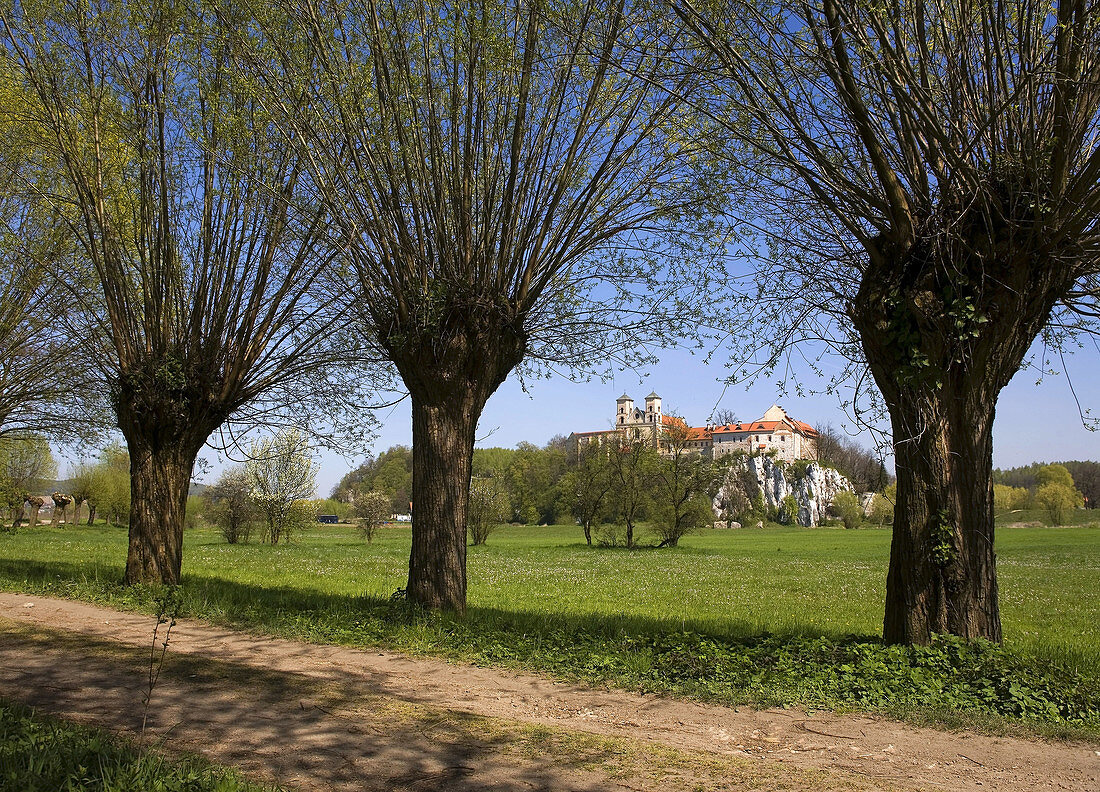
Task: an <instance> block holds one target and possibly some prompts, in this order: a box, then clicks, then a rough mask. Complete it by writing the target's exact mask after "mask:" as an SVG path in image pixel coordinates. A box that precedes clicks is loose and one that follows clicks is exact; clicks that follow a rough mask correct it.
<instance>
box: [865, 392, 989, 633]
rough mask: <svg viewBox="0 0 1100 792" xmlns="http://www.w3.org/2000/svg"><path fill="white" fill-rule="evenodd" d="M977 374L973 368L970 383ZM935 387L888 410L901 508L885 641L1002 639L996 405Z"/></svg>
mask: <svg viewBox="0 0 1100 792" xmlns="http://www.w3.org/2000/svg"><path fill="white" fill-rule="evenodd" d="M982 376H983V374H982V373H981V372H976V373H975V377H976V378H981V377H982ZM964 390H966V391H968V392H967V393H962V394H958V393H956V394H947V395H945V394H942V393H941V392H940V391H934V390H933V391H931V392H930V393H925V394H922V396H923V398H915V399H904V400H902V401H901V402H900V403H897V404H893V405H891V418H892V422H893V426H894V436H895V437H897V438H907V439H905V440H903V441H902V442H899V443H898V444H897V445H896V446H895V459H896V467H897V477H898V482H897V503H896V504H895V507H894V534H893V541H892V542H891V545H890V571H889V573H888V575H887V579H886V613H885V618H884V620H883V636H884V638H885V639H886V640H887V641H888V642H891V643H906V644H927V643H928V642H929V641H930V640H931V638H932V634H933V633H949V634H952V635H958V636H961V637H963V638H967V639H972V638H986V639H988V640H991V641H1000V640H1001V619H1000V612H999V610H998V606H997V571H996V569H997V564H996V555H995V553H994V544H993V539H994V536H993V533H994V521H993V478H992V476H993V413H994V408H993V400H992V399H990V400H984V399H974V398H967V396H974V395H976V394H977V393H980V392H982V390H983V389H982V388H980V387H978V386H972V387H970V388H965V389H964Z"/></svg>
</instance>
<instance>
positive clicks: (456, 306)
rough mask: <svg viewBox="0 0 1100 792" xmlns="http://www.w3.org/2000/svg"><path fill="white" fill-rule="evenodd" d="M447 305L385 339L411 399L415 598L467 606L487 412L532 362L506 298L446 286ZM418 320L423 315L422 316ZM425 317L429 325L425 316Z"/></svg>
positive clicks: (411, 589)
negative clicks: (480, 433)
mask: <svg viewBox="0 0 1100 792" xmlns="http://www.w3.org/2000/svg"><path fill="white" fill-rule="evenodd" d="M440 294H441V295H444V296H445V297H446V304H445V305H438V304H436V303H435V302H431V303H430V304H429V305H426V306H422V307H424V308H430V311H427V312H426V313H425V314H424V315H423V316H420V315H418V314H414V315H413V317H412V318H411V319H410V320H409V323H408V324H399V323H395V324H394V325H393V327H392V328H391V330H390V332H389V333H388V334H383V337H382V339H381V340H382V343H383V344H384V345H386V347H387V349H388V350H389V352H390V355H391V360H393V362H394V364H395V365H396V366H397V370H398V371H399V372H400V374H401V378H402V380H404V382H405V385H406V386H407V387H408V389H409V393H410V395H411V396H412V414H413V476H412V488H413V491H412V506H413V514H412V518H413V525H412V550H411V552H410V554H409V582H408V586H407V587H406V597H407V598H408V599H409V601H410V602H414V603H417V604H418V605H422V606H424V607H426V608H434V609H442V610H449V611H453V612H455V613H459V614H462V613H465V611H466V516H467V508H468V505H469V499H470V473H471V469H472V465H473V453H474V433H475V431H476V429H477V422H478V419H479V418H480V417H481V411H482V410H483V409H484V407H485V403H486V402H487V401H488V400H489V397H490V396H491V395H492V394H493V393H494V392H495V391H496V389H497V388H498V387H500V384H501V383H502V382H504V380H505V378H506V377H507V376H508V373H509V372H510V371H511V370H512V369H514V368H515V367H516V366H517V365H519V363H520V361H521V360H523V354H524V351H525V349H526V336H525V335H524V332H523V329H522V320H521V319H520V318H519V317H517V316H516V315H515V313H514V311H513V309H512V308H511V307H510V306H508V305H507V304H503V305H502V304H501V303H500V302H499V300H497V299H495V298H493V297H492V296H491V295H490V296H488V297H483V296H480V295H478V294H476V293H473V294H465V293H463V292H462V291H460V290H457V289H453V288H452V289H450V290H448V289H443V288H442V287H441V288H440ZM418 317H419V318H418ZM421 321H422V322H423V323H421Z"/></svg>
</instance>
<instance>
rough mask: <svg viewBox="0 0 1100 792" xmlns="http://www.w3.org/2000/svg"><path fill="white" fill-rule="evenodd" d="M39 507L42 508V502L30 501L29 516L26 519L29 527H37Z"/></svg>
mask: <svg viewBox="0 0 1100 792" xmlns="http://www.w3.org/2000/svg"><path fill="white" fill-rule="evenodd" d="M41 508H42V504H40V503H32V504H31V516H30V519H29V520H28V521H27V525H28V526H29V527H31V528H36V527H38V510H39V509H41Z"/></svg>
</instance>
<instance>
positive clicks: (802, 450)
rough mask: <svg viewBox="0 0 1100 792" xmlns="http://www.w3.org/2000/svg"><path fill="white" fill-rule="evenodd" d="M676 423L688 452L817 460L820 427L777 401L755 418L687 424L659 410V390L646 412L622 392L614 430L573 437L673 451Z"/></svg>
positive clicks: (582, 441)
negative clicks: (798, 417)
mask: <svg viewBox="0 0 1100 792" xmlns="http://www.w3.org/2000/svg"><path fill="white" fill-rule="evenodd" d="M672 427H676V428H677V429H679V430H680V431H678V432H676V433H675V434H677V435H680V436H682V437H683V438H684V443H685V445H686V447H687V448H688V449H689V450H691V451H694V452H697V453H699V454H702V455H703V456H707V457H711V458H713V459H719V458H721V457H723V456H726V455H727V454H734V453H742V454H748V455H758V454H766V453H769V452H773V451H774V452H775V456H776V457H777V458H779V459H782V460H784V461H786V462H793V461H795V460H796V459H816V458H817V430H816V429H814V428H813V427H812V426H810V425H809V424H808V423H804V422H803V421H797V420H795V419H794V418H791V417H790V416H789V415H787V413H786V411H785V410H784V409H783V408H782V407H780V406H779V405H778V404H773V405H772V406H771V407H769V408H768V410H767V412H765V413H764V415H763V416H761V417H760V418H759V419H758V420H756V421H746V422H744V423H731V424H725V425H722V426H712V425H710V424H708V425H706V426H700V427H687V426H685V424H684V422H683V420H682V419H680V418H677V417H675V416H670V415H664V414H663V413H662V412H661V397H660V396H658V395H657V394H656V393H651V394H649V395H648V396H646V397H645V409H644V410H643V409H642V408H640V407H635V406H634V400H633V399H632V398H630V397H629V396H627V395H626V394H625V393H624V394H623V395H622V396H620V397H619V398H618V399H616V400H615V424H614V428H612V429H605V430H603V431H600V432H574V433H573V434H572V435H570V439H571V440H573V442H575V443H577V444H578V445H580V444H585V443H600V444H603V443H606V442H608V441H611V440H613V439H618V440H619V442H623V441H626V442H634V441H639V440H644V441H645V442H648V443H652V444H653V446H654V447H655V448H657V449H658V451H660V452H662V453H669V452H670V442H669V430H670V429H671V428H672ZM685 430H686V434H685V433H684V432H685Z"/></svg>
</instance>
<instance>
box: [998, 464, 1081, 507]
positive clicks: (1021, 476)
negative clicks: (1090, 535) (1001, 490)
mask: <svg viewBox="0 0 1100 792" xmlns="http://www.w3.org/2000/svg"><path fill="white" fill-rule="evenodd" d="M1052 464H1053V465H1061V466H1062V467H1064V468H1065V469H1066V470H1068V471H1069V474H1070V476H1072V477H1073V485H1074V486H1075V487H1076V488H1077V490H1078V491H1079V492H1080V493H1081V494H1082V495H1083V496H1084V497H1085V508H1086V509H1095V508H1098V507H1100V462H1093V461H1091V460H1085V461H1081V460H1074V461H1071V462H1053V463H1048V462H1032V463H1031V464H1030V465H1025V466H1023V467H1014V468H1009V469H1008V470H1001V469H999V468H998V469H995V470H994V471H993V483H994V484H1000V485H1003V486H1006V487H1017V488H1020V489H1026V490H1027V491H1028V492H1030V493H1032V494H1034V493H1035V492H1037V491H1038V489H1039V486H1040V484H1042V483H1043V482H1042V481H1041V480H1040V479H1041V474H1040V471H1042V470H1044V469H1045V468H1048V467H1050V465H1052Z"/></svg>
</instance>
